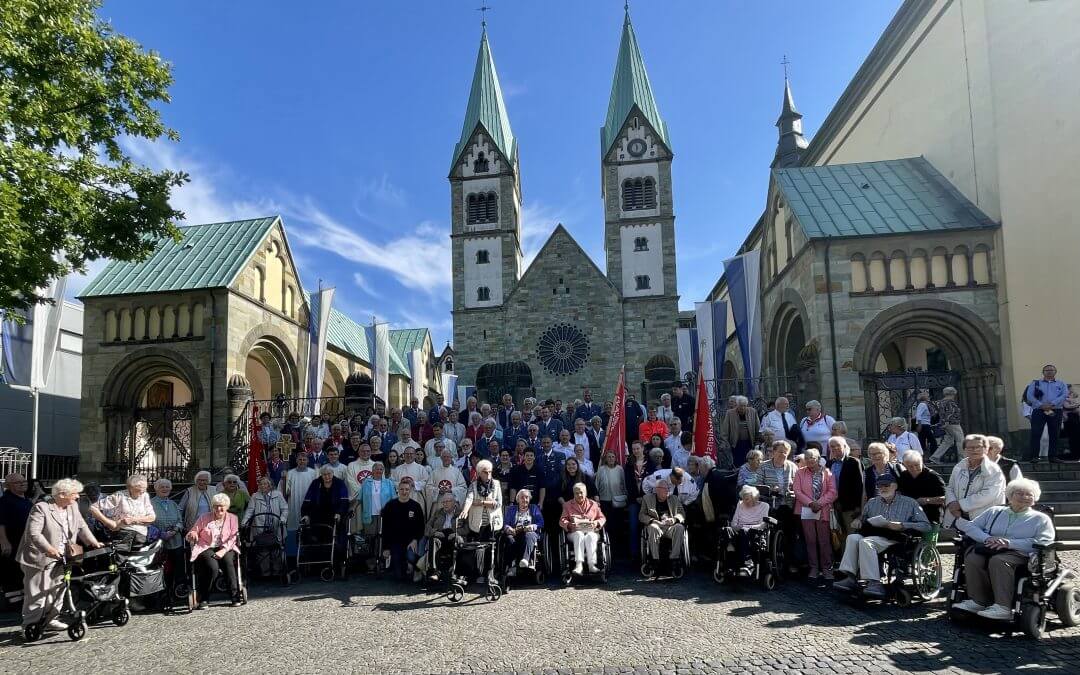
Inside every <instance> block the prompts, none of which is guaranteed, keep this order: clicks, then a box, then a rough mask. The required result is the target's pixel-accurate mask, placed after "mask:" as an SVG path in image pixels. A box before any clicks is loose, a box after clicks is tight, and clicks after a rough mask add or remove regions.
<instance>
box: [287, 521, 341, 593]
mask: <svg viewBox="0 0 1080 675" xmlns="http://www.w3.org/2000/svg"><path fill="white" fill-rule="evenodd" d="M347 529H348V521H347V520H346V521H344V522H343V520H342V518H341V516H340V515H338V514H335V515H334V520H333V522H331V523H313V522H311V521H310V520H309V519H307V518H306V517H305V518H303V519H301V521H300V527H299V528H298V530H297V533H296V541H297V548H296V578H297V581H299V580H300V577H301V575H302V573H303V569H304V568H305V567H319V568H321V569H320V571H319V578H320V579H322V580H323V581H333V580H334V577H335V576H337V575H338V572H339V570H338V569H336V568H340V574H341V578H342V579H345V578H346V577H347V576H348V572H349V547H348V546H343V545H342V542H343V541H345V538H344V537H342V536H341V535H342V530H347ZM305 556H306V557H305Z"/></svg>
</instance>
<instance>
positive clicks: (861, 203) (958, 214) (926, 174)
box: [773, 157, 998, 239]
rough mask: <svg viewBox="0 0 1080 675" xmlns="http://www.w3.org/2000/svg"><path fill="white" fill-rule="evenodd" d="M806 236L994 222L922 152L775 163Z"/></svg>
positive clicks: (897, 231) (781, 185) (895, 231)
mask: <svg viewBox="0 0 1080 675" xmlns="http://www.w3.org/2000/svg"><path fill="white" fill-rule="evenodd" d="M773 178H774V180H776V182H777V185H778V187H779V189H780V191H781V193H782V194H783V195H784V199H785V201H786V202H787V203H788V205H789V206H790V207H791V210H792V212H793V213H794V214H795V218H796V219H797V220H798V222H799V225H800V227H802V229H803V231H804V232H805V233H806V236H807V237H808V238H810V239H820V238H825V237H867V236H879V235H893V234H912V233H919V232H931V231H942V230H965V229H977V228H993V227H997V226H998V223H996V222H994V221H993V220H991V219H990V218H989V217H988V216H987V215H986V214H985V213H983V212H982V211H980V210H979V208H978V207H977V206H975V205H974V204H972V203H971V202H970V201H969V200H968V199H967V198H966V197H964V195H962V194H961V193H960V191H959V190H957V189H956V187H954V186H953V184H952V183H950V182H949V181H948V180H946V179H945V177H944V176H942V175H941V174H940V173H939V172H938V171H937V169H935V168H934V167H933V166H932V165H931V164H930V162H928V161H926V158H924V157H909V158H906V159H890V160H885V161H881V162H862V163H857V164H831V165H828V166H803V167H790V168H786V169H774V170H773Z"/></svg>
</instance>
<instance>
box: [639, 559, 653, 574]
mask: <svg viewBox="0 0 1080 675" xmlns="http://www.w3.org/2000/svg"><path fill="white" fill-rule="evenodd" d="M652 575H653V567H652V564H650V563H649V562H643V563H641V576H643V577H651V576H652Z"/></svg>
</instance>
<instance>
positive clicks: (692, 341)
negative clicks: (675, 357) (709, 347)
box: [675, 328, 699, 378]
mask: <svg viewBox="0 0 1080 675" xmlns="http://www.w3.org/2000/svg"><path fill="white" fill-rule="evenodd" d="M675 343H676V345H677V346H678V348H679V377H680V378H682V377H683V376H684V375H686V374H687V373H690V372H693V370H694V368H696V367H697V365H698V361H699V358H698V354H699V347H698V329H697V328H679V329H677V330H676V331H675Z"/></svg>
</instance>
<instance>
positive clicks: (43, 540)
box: [15, 478, 101, 630]
mask: <svg viewBox="0 0 1080 675" xmlns="http://www.w3.org/2000/svg"><path fill="white" fill-rule="evenodd" d="M82 488H83V486H82V483H80V482H79V481H77V480H72V479H70V478H64V479H62V480H58V481H56V482H55V483H53V486H52V498H53V500H52V503H51V504H50V503H48V502H38V503H37V504H34V506H33V507H31V509H30V518H29V519H28V520H27V521H26V531H25V532H24V533H23V538H22V543H20V544H19V550H18V553H16V555H15V561H16V562H18V563H19V565H20V566H21V567H22V572H23V610H22V625H23V628H26V627H27V626H30V625H32V624H36V623H38V622H39V621H41V619H42V618H46V617H54V618H52V619H51V620H49V621H48V623H46V624H45V627H46V629H48V630H65V629H67V625H66V624H64V623H63V622H61V621H60V620H59V619H58V618H55V617H56V616H57V615H59V614H60V612H61V611H62V610H63V600H64V595H63V594H62V593H53V587H54V586H56V585H57V584H58V583H59V582H60V578H61V577H63V576H64V568H63V566H62V565H58V564H56V561H57V560H59V559H60V558H61V556H65V555H72V554H74V553H76V552H77V549H76V548H75V546H76V542H77V541H81V542H82V543H83V544H86V545H87V546H89V547H90V548H101V543H100V542H98V540H97V539H95V538H94V535H93V534H92V533H91V532H90V528H89V527H87V526H86V521H85V520H83V517H82V515H81V514H80V513H79V507H78V506H77V505H76V504H75V502H76V501H78V499H79V493H80V492H82Z"/></svg>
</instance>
